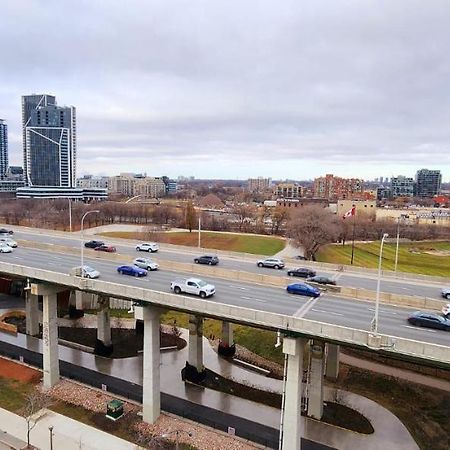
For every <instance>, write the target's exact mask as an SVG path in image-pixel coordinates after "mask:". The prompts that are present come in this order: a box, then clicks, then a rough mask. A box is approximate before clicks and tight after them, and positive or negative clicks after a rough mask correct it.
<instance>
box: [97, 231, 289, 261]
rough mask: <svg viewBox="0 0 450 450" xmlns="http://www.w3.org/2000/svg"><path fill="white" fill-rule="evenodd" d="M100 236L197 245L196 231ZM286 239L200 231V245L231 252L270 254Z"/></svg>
mask: <svg viewBox="0 0 450 450" xmlns="http://www.w3.org/2000/svg"><path fill="white" fill-rule="evenodd" d="M101 235H102V236H108V237H113V238H124V239H134V240H138V241H145V240H148V239H152V240H155V241H157V242H160V243H167V244H174V245H186V246H190V247H197V246H198V232H195V231H193V232H192V233H189V232H174V233H155V234H152V235H149V234H148V233H135V232H125V231H117V232H115V231H114V232H113V231H111V232H106V233H101ZM285 245H286V241H285V240H284V239H282V238H279V237H274V236H257V235H254V234H234V233H215V232H213V231H202V232H201V246H202V247H203V248H211V249H216V250H227V251H233V252H243V253H252V254H255V255H267V256H271V255H274V254H276V253H278V252H279V251H281V250H283V248H284V247H285Z"/></svg>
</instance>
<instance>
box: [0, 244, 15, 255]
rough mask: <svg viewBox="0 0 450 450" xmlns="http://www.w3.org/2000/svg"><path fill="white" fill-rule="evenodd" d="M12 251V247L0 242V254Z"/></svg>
mask: <svg viewBox="0 0 450 450" xmlns="http://www.w3.org/2000/svg"><path fill="white" fill-rule="evenodd" d="M12 251H13V249H12V247H10V246H9V245H8V244H5V243H4V242H0V253H11V252H12Z"/></svg>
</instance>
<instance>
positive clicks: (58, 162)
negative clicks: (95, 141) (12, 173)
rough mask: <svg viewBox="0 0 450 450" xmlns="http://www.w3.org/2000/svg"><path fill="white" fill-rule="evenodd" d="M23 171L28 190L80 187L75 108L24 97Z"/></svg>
mask: <svg viewBox="0 0 450 450" xmlns="http://www.w3.org/2000/svg"><path fill="white" fill-rule="evenodd" d="M22 127H23V170H24V178H25V183H26V184H27V185H28V186H60V187H75V186H76V153H77V152H76V150H77V147H76V113H75V107H73V106H70V107H66V106H57V104H56V98H55V97H54V96H53V95H47V94H40V95H35V94H33V95H24V96H23V97H22Z"/></svg>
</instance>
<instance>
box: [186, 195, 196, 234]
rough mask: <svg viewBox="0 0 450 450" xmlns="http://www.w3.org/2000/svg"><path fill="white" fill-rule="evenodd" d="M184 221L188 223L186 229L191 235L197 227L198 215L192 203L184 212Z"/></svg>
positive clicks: (189, 202)
mask: <svg viewBox="0 0 450 450" xmlns="http://www.w3.org/2000/svg"><path fill="white" fill-rule="evenodd" d="M184 220H185V223H186V228H187V229H188V230H189V232H190V233H192V229H193V228H194V227H195V224H196V222H197V214H196V212H195V208H194V205H193V204H192V202H191V201H188V202H187V205H186V208H185V210H184Z"/></svg>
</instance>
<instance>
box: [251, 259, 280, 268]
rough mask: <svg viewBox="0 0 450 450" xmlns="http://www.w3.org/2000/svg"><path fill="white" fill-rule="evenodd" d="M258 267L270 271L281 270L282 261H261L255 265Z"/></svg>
mask: <svg viewBox="0 0 450 450" xmlns="http://www.w3.org/2000/svg"><path fill="white" fill-rule="evenodd" d="M256 264H257V266H258V267H271V268H272V269H283V267H284V261H283V260H282V259H279V258H266V259H261V260H259V261H258V262H257V263H256Z"/></svg>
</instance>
